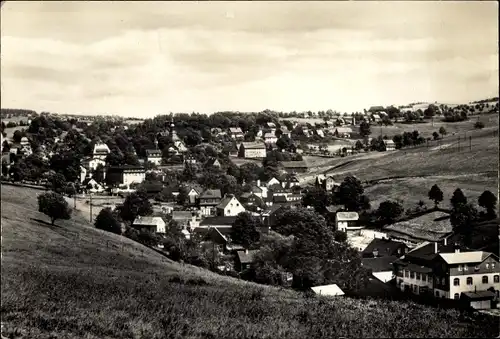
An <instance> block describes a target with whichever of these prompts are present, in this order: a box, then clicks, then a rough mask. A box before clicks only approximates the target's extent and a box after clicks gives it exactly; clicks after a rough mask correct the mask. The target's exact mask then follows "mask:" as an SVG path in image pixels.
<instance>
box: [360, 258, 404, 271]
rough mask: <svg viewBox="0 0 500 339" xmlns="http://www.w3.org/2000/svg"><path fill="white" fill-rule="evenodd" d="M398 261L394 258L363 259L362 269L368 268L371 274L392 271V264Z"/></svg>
mask: <svg viewBox="0 0 500 339" xmlns="http://www.w3.org/2000/svg"><path fill="white" fill-rule="evenodd" d="M396 260H398V257H396V256H387V257H378V258H363V260H362V264H363V267H365V268H369V269H371V270H372V272H385V271H392V269H393V266H392V263H393V262H395V261H396Z"/></svg>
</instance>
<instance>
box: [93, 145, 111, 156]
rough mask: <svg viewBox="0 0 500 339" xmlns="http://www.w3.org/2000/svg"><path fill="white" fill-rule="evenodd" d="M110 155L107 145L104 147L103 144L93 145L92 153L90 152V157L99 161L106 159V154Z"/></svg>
mask: <svg viewBox="0 0 500 339" xmlns="http://www.w3.org/2000/svg"><path fill="white" fill-rule="evenodd" d="M109 153H111V150H110V149H109V147H108V145H106V144H105V143H103V142H97V143H96V144H95V145H94V151H93V152H92V157H93V158H94V159H95V158H97V159H101V160H106V157H107V156H108V154H109Z"/></svg>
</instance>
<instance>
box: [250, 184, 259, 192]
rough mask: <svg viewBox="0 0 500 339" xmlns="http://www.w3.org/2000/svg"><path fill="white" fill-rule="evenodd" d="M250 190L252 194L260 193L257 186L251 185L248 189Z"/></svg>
mask: <svg viewBox="0 0 500 339" xmlns="http://www.w3.org/2000/svg"><path fill="white" fill-rule="evenodd" d="M250 190H251V191H252V192H253V193H262V188H260V187H259V186H257V185H252V187H251V188H250Z"/></svg>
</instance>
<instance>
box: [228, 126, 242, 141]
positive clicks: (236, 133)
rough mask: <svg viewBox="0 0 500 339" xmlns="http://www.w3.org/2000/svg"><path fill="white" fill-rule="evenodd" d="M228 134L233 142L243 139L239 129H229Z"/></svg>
mask: <svg viewBox="0 0 500 339" xmlns="http://www.w3.org/2000/svg"><path fill="white" fill-rule="evenodd" d="M229 133H231V139H233V140H238V139H243V138H244V137H245V135H244V134H243V131H242V130H241V128H239V127H230V128H229Z"/></svg>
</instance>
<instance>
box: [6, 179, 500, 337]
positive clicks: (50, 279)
mask: <svg viewBox="0 0 500 339" xmlns="http://www.w3.org/2000/svg"><path fill="white" fill-rule="evenodd" d="M38 193H40V191H35V190H30V189H25V188H19V187H9V186H3V187H2V280H1V292H2V297H1V298H2V308H1V317H2V322H3V324H4V326H5V327H6V328H7V332H10V333H13V332H14V330H13V329H14V328H16V329H17V330H16V332H18V333H22V334H23V337H24V338H34V337H38V338H49V337H51V338H273V339H274V338H329V337H338V336H346V337H358V338H362V337H401V338H402V337H471V336H477V337H491V336H495V335H496V334H497V326H496V321H495V320H492V318H489V317H486V316H482V315H481V316H474V319H471V318H468V317H462V316H460V313H459V312H458V311H454V310H448V311H445V310H437V309H431V308H427V307H423V306H420V305H415V304H412V303H398V302H390V301H369V302H367V301H357V300H351V299H347V298H339V299H336V300H335V301H328V300H325V299H323V300H319V299H315V298H313V299H304V298H302V297H301V296H300V295H299V294H297V293H295V292H292V291H284V290H278V289H275V288H271V287H265V286H259V285H255V284H251V283H245V282H241V281H238V280H233V279H231V278H227V277H220V276H217V275H215V274H212V273H211V272H207V271H204V270H201V269H198V268H195V267H191V266H185V267H181V266H180V265H178V264H176V263H173V262H171V261H169V260H167V259H166V258H164V257H162V256H160V255H158V254H157V253H155V252H154V251H152V250H149V249H147V248H144V247H142V246H141V245H138V244H136V243H133V242H132V241H129V240H127V239H124V238H122V237H119V236H116V235H111V234H106V233H103V232H101V231H99V230H96V229H94V228H92V227H91V226H89V225H88V224H86V223H85V221H84V219H83V218H82V217H81V216H78V215H76V216H75V217H74V219H73V220H71V221H61V220H59V221H57V222H56V224H57V226H49V225H47V224H44V223H41V222H39V221H36V220H33V219H39V220H46V219H47V218H46V217H45V216H43V215H41V214H40V213H38V212H36V195H37V194H38ZM172 277H180V278H181V279H182V280H184V282H185V283H175V282H174V281H170V280H171V279H172ZM200 280H203V281H205V283H200ZM5 334H7V335H8V333H5Z"/></svg>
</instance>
